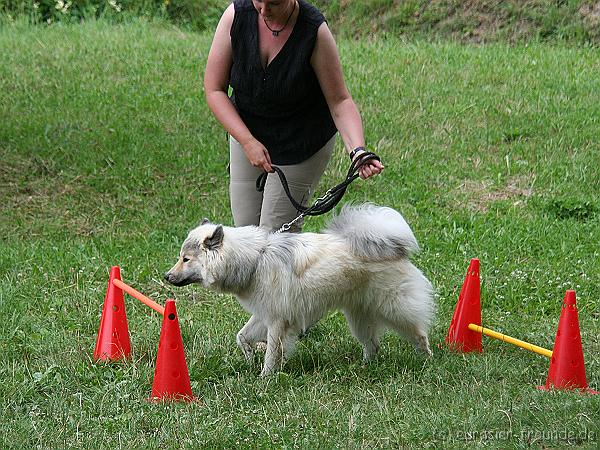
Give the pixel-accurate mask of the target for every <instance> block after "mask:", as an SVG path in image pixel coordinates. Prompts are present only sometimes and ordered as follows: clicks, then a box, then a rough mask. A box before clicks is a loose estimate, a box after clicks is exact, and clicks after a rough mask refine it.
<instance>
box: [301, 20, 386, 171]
mask: <svg viewBox="0 0 600 450" xmlns="http://www.w3.org/2000/svg"><path fill="white" fill-rule="evenodd" d="M311 64H312V67H313V69H314V71H315V74H316V75H317V79H318V80H319V84H320V86H321V90H322V91H323V94H324V95H325V100H326V101H327V105H328V106H329V110H330V111H331V116H332V117H333V121H334V123H335V126H336V127H337V129H338V131H339V132H340V135H341V137H342V140H343V141H344V145H345V147H346V151H347V152H348V153H350V152H351V151H352V150H353V149H355V148H357V147H364V145H365V137H364V133H363V126H362V120H361V118H360V114H359V112H358V108H357V107H356V104H355V103H354V100H352V97H351V96H350V93H349V92H348V89H347V88H346V83H345V81H344V75H343V73H342V65H341V63H340V57H339V54H338V49H337V45H336V43H335V39H334V38H333V35H332V34H331V31H330V30H329V27H328V26H327V23H325V22H323V23H322V24H321V26H320V27H319V30H318V32H317V42H316V44H315V49H314V50H313V55H312V58H311ZM361 153H362V152H358V153H357V154H356V156H355V158H354V159H356V158H357V157H359V156H360V154H361ZM383 168H384V167H383V165H382V164H381V163H380V162H379V161H376V160H371V161H369V163H368V164H365V165H364V166H362V167H361V169H360V176H361V178H363V179H364V178H368V177H370V176H372V175H377V174H378V173H380V172H381V171H382V170H383Z"/></svg>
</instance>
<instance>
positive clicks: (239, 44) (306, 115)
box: [229, 0, 337, 165]
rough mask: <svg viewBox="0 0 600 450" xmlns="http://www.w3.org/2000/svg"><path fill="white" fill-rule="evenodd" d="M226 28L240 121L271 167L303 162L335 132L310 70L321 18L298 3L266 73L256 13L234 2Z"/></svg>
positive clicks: (243, 1)
mask: <svg viewBox="0 0 600 450" xmlns="http://www.w3.org/2000/svg"><path fill="white" fill-rule="evenodd" d="M233 3H234V7H235V16H234V19H233V24H232V25H231V33H230V35H231V45H232V49H233V64H232V66H231V72H230V79H229V84H230V85H231V87H232V88H233V94H232V96H231V100H232V101H233V104H234V105H235V107H236V109H237V111H238V113H239V115H240V117H241V118H242V120H243V121H244V123H245V124H246V126H247V127H248V129H249V130H250V132H251V133H252V135H253V136H254V137H255V138H256V139H258V140H259V141H260V142H262V144H263V145H264V146H265V147H266V148H267V150H268V151H269V155H270V157H271V162H272V163H273V164H281V165H285V164H296V163H299V162H302V161H304V160H306V159H308V158H309V157H310V156H312V155H313V154H315V153H316V152H317V151H318V150H320V149H321V147H323V146H324V145H325V144H326V143H327V141H329V139H331V137H332V136H333V135H334V134H335V133H336V131H337V130H336V127H335V125H334V123H333V119H332V117H331V113H330V112H329V108H328V106H327V103H326V101H325V97H324V96H323V92H322V91H321V87H320V86H319V82H318V80H317V76H316V75H315V72H314V71H313V68H312V66H311V65H310V58H311V56H312V53H313V49H314V46H315V42H316V39H317V29H318V28H319V26H320V25H321V24H322V23H323V22H324V21H325V18H324V17H323V15H322V14H321V12H319V10H318V9H316V8H315V7H314V6H312V5H310V4H308V3H306V2H305V1H304V0H298V5H299V7H300V11H299V14H298V19H297V21H296V24H295V25H294V28H293V30H292V33H291V35H290V37H289V38H288V40H287V42H286V43H285V45H284V46H283V48H282V49H281V51H280V52H279V53H278V54H277V55H276V56H275V58H274V59H273V60H272V61H271V63H270V64H269V65H268V66H267V68H266V69H263V67H262V64H261V61H260V52H259V47H258V12H257V11H256V9H254V6H253V5H252V1H251V0H234V2H233Z"/></svg>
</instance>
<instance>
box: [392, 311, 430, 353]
mask: <svg viewBox="0 0 600 450" xmlns="http://www.w3.org/2000/svg"><path fill="white" fill-rule="evenodd" d="M387 322H388V324H389V326H390V328H392V329H393V330H394V331H395V332H396V333H398V334H399V335H400V336H402V337H404V338H405V339H407V340H409V341H410V342H411V343H412V344H413V346H414V347H415V350H416V351H417V352H419V353H423V354H424V355H426V356H433V353H432V351H431V349H430V348H429V339H428V338H427V332H426V331H423V329H422V328H421V326H419V325H418V324H414V323H406V322H402V321H398V322H394V321H391V320H390V319H389V318H388V319H387Z"/></svg>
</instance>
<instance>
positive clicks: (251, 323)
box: [236, 315, 267, 362]
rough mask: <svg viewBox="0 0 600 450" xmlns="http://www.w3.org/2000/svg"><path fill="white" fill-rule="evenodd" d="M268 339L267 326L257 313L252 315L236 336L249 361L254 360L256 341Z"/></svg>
mask: <svg viewBox="0 0 600 450" xmlns="http://www.w3.org/2000/svg"><path fill="white" fill-rule="evenodd" d="M266 340H267V327H266V326H265V325H264V324H263V323H262V322H261V321H260V320H259V319H258V318H257V317H256V316H255V315H253V316H252V317H250V320H248V322H246V325H244V326H243V327H242V329H241V330H240V331H239V332H238V334H237V336H236V341H237V345H238V347H239V348H240V350H241V351H242V353H244V357H245V358H246V361H248V362H251V361H252V355H253V354H254V346H255V345H256V343H257V342H264V341H266Z"/></svg>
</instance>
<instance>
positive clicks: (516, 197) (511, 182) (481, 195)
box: [457, 175, 534, 213]
mask: <svg viewBox="0 0 600 450" xmlns="http://www.w3.org/2000/svg"><path fill="white" fill-rule="evenodd" d="M533 184H534V180H533V179H531V178H529V177H527V176H524V175H518V176H514V177H510V178H509V179H508V180H507V183H506V185H505V186H503V187H501V188H499V189H493V188H492V186H493V183H492V182H491V181H489V180H487V181H472V180H466V181H465V182H464V183H463V184H461V185H460V188H459V190H460V193H458V195H457V197H460V198H461V199H464V200H463V201H462V202H461V203H462V205H461V206H466V207H467V208H469V209H470V210H472V211H476V212H481V213H485V212H487V211H488V210H489V208H490V207H491V206H492V205H493V204H494V203H495V202H498V201H511V202H512V205H513V206H515V207H519V206H523V205H524V204H525V202H526V200H527V199H528V198H529V197H531V196H532V195H533ZM465 196H466V199H465Z"/></svg>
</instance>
